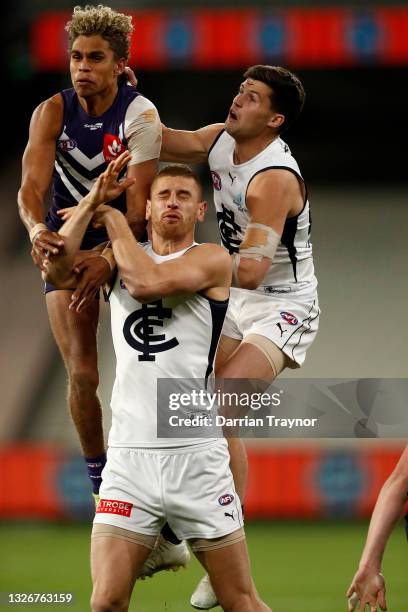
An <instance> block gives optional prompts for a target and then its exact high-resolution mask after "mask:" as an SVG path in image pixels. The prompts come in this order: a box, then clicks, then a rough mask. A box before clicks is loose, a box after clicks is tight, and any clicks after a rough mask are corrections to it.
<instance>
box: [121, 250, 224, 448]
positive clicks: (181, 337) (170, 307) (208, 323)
mask: <svg viewBox="0 0 408 612" xmlns="http://www.w3.org/2000/svg"><path fill="white" fill-rule="evenodd" d="M143 247H144V249H145V251H146V252H147V253H148V255H150V257H152V259H153V260H154V261H155V262H156V263H162V262H165V261H168V260H169V259H174V258H176V257H180V256H181V255H183V254H184V253H185V252H186V251H187V250H189V248H191V247H189V248H188V249H184V250H181V251H178V252H177V253H172V254H171V255H166V256H160V255H157V254H156V253H155V252H154V251H153V249H152V246H151V244H150V243H146V244H145V245H143ZM110 304H111V323H112V336H113V344H114V348H115V353H116V379H115V383H114V387H113V391H112V400H111V407H112V427H111V430H110V433H109V446H116V447H140V448H166V447H179V446H190V445H197V444H203V443H205V444H207V443H208V442H209V439H208V438H203V437H202V438H184V439H181V438H161V439H159V438H157V379H158V378H199V379H208V377H209V376H211V373H212V371H213V361H214V357H215V352H216V349H217V346H218V340H219V337H220V334H221V328H222V325H223V322H224V317H225V313H226V310H227V306H228V300H224V301H216V300H211V299H209V298H206V297H204V296H202V295H199V294H197V293H195V294H184V295H178V296H171V297H164V298H162V299H160V300H156V301H154V302H150V303H148V304H142V303H140V302H139V301H137V300H136V299H134V298H132V297H131V296H130V295H129V293H128V291H127V289H126V288H125V286H124V284H123V282H122V281H121V280H120V279H119V278H118V279H116V282H115V286H114V288H113V291H112V294H111V296H110ZM174 435H177V434H176V433H175V434H174Z"/></svg>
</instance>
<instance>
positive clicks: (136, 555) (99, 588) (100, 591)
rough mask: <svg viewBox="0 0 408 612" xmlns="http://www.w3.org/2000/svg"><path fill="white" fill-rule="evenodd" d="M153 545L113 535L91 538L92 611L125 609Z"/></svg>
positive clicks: (104, 611) (103, 611)
mask: <svg viewBox="0 0 408 612" xmlns="http://www.w3.org/2000/svg"><path fill="white" fill-rule="evenodd" d="M149 553H150V548H147V547H146V546H143V545H141V544H137V543H135V542H130V541H128V540H125V539H119V538H115V537H110V536H99V537H96V538H94V537H93V538H92V539H91V573H92V584H93V591H92V598H91V609H92V611H93V612H126V611H127V610H128V607H129V602H130V597H131V595H132V591H133V586H134V584H135V580H136V576H137V575H138V573H139V571H140V569H141V567H142V565H143V563H144V561H145V560H146V558H147V556H148V555H149Z"/></svg>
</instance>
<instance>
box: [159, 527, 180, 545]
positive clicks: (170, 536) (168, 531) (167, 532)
mask: <svg viewBox="0 0 408 612" xmlns="http://www.w3.org/2000/svg"><path fill="white" fill-rule="evenodd" d="M160 533H161V534H162V536H163V538H164V539H165V540H167V542H171V543H172V544H180V543H181V540H179V539H178V537H177V536H176V534H175V533H174V531H173V530H172V528H171V527H170V525H169V524H168V523H165V525H164V526H163V529H162V530H161V532H160Z"/></svg>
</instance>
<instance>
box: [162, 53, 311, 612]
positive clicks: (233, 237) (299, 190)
mask: <svg viewBox="0 0 408 612" xmlns="http://www.w3.org/2000/svg"><path fill="white" fill-rule="evenodd" d="M244 79H245V80H244V81H243V83H242V84H241V85H240V88H239V91H238V93H237V95H236V96H235V98H234V99H233V102H232V105H231V108H230V111H229V113H228V117H227V119H226V121H225V123H224V124H221V123H220V124H214V125H208V126H205V127H203V128H201V129H199V130H197V131H193V132H189V131H182V130H173V129H169V128H167V127H165V126H163V140H162V149H161V159H162V160H164V161H178V162H186V163H199V162H206V161H208V164H209V166H210V170H211V174H212V179H213V186H214V201H215V206H216V212H217V219H218V223H219V230H220V236H221V240H222V243H223V245H224V246H225V247H226V248H227V249H228V251H229V253H230V254H231V257H232V262H233V287H234V288H233V289H232V290H231V297H230V306H229V309H228V314H227V318H226V321H225V324H224V328H223V335H222V337H221V341H220V345H219V348H218V353H217V361H216V373H217V375H218V376H219V377H220V378H241V379H243V378H247V379H263V380H269V381H272V380H273V379H274V378H275V377H276V376H278V374H280V372H281V371H282V370H283V369H284V368H285V367H290V368H296V367H299V366H300V365H301V364H302V363H303V361H304V359H305V353H306V350H307V348H308V347H309V346H310V344H311V343H312V341H313V340H314V338H315V335H316V332H317V327H318V320H319V312H320V311H319V306H318V299H317V293H316V286H317V281H316V278H315V275H314V268H313V259H312V247H311V242H310V228H311V218H310V208H309V202H308V198H307V189H306V186H305V183H304V180H303V178H302V176H301V174H300V170H299V167H298V165H297V163H296V161H295V159H294V158H293V157H292V155H291V153H290V150H289V147H288V145H287V144H286V143H285V142H284V141H283V140H282V139H281V138H280V135H281V134H282V133H283V132H284V131H285V130H286V129H287V128H288V127H290V126H291V125H292V123H293V122H294V121H295V119H296V118H297V116H298V115H299V113H300V112H301V110H302V108H303V103H304V96H305V93H304V89H303V86H302V83H301V82H300V80H299V79H298V78H297V77H296V76H295V75H294V74H292V73H291V72H289V71H288V70H286V69H285V68H282V67H277V66H263V65H259V66H252V67H251V68H249V69H248V70H247V71H246V73H245V75H244ZM229 449H230V455H231V469H232V472H233V474H234V479H235V485H236V487H237V490H238V492H239V495H240V498H241V499H242V500H243V499H244V495H245V483H246V478H247V460H246V453H245V448H244V446H243V444H242V441H241V440H238V439H229ZM191 603H192V605H193V606H196V607H198V608H200V609H209V608H212V607H214V606H215V605H216V603H217V602H216V598H215V595H214V593H213V592H212V590H211V585H210V584H209V581H208V577H204V579H203V581H202V582H201V583H200V585H199V587H198V590H197V591H196V592H195V593H194V594H193V597H192V600H191Z"/></svg>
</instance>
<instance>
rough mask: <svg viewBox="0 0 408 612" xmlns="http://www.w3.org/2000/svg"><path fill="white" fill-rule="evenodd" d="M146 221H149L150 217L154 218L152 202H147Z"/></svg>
mask: <svg viewBox="0 0 408 612" xmlns="http://www.w3.org/2000/svg"><path fill="white" fill-rule="evenodd" d="M145 216H146V219H147V220H149V219H150V217H151V216H152V203H151V201H150V200H147V202H146V215H145Z"/></svg>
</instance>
